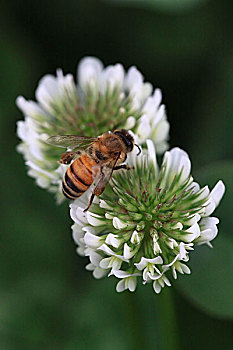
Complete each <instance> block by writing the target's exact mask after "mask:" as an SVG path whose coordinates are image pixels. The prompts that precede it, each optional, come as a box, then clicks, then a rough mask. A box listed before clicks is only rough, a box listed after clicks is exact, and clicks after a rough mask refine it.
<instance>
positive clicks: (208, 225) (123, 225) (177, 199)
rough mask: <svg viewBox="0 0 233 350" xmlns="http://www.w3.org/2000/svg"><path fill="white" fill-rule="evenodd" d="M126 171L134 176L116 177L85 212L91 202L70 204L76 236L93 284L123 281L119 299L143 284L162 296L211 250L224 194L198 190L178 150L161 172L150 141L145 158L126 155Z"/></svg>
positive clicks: (168, 154)
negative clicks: (203, 247)
mask: <svg viewBox="0 0 233 350" xmlns="http://www.w3.org/2000/svg"><path fill="white" fill-rule="evenodd" d="M128 164H129V165H131V166H134V169H131V170H128V171H126V170H120V171H115V172H114V176H113V178H112V181H111V183H110V184H109V186H108V187H107V188H106V189H105V191H104V193H103V194H102V195H101V197H100V199H99V198H97V199H96V200H95V202H94V204H93V205H92V207H91V208H90V210H89V211H87V212H83V209H84V208H85V206H86V203H87V201H88V199H87V198H83V199H82V201H81V202H80V200H76V201H74V202H73V203H72V204H71V205H70V208H71V211H70V213H71V217H72V219H73V221H74V225H73V226H72V230H73V236H74V239H75V241H76V243H77V245H78V252H81V254H82V255H85V256H88V257H89V259H90V264H89V265H87V269H88V270H92V271H93V275H94V276H95V277H96V278H101V277H103V276H105V275H108V276H112V275H113V276H115V277H116V278H118V279H120V281H119V282H118V283H117V287H116V290H117V291H118V292H121V291H123V290H125V289H129V290H130V291H134V290H135V288H136V284H137V280H138V278H139V279H140V280H141V281H142V283H143V284H147V283H152V285H153V289H154V291H155V292H156V293H159V292H160V291H161V289H162V288H163V287H164V286H165V285H167V286H170V285H171V282H170V278H171V277H172V276H173V278H174V279H176V278H177V274H178V273H180V274H190V273H191V271H190V269H189V267H188V266H187V263H188V261H189V253H190V251H192V250H194V249H195V247H197V246H198V245H200V244H207V245H209V246H211V243H210V242H211V241H212V240H213V239H214V238H215V237H216V235H217V232H218V229H217V224H218V222H219V220H218V219H217V218H215V217H212V216H211V214H212V213H213V212H214V210H215V208H216V207H217V205H218V204H219V202H220V200H221V198H222V196H223V194H224V191H225V187H224V184H223V183H222V181H221V180H220V181H218V183H217V184H216V185H215V187H214V188H213V189H212V191H210V190H209V188H208V186H205V187H203V188H200V186H199V185H198V183H196V182H195V181H194V179H193V178H192V176H191V174H190V171H191V162H190V160H189V157H188V155H187V153H186V152H184V151H183V150H181V149H180V148H173V149H172V150H171V151H167V152H166V153H165V155H164V158H163V161H162V164H161V166H160V167H159V166H158V164H157V161H156V154H155V149H154V145H153V143H152V142H151V141H150V140H148V141H147V150H146V149H144V150H143V151H142V154H140V155H139V156H137V155H136V151H133V152H132V153H131V154H130V155H129V156H128ZM81 198H82V197H81Z"/></svg>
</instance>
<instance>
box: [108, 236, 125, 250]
mask: <svg viewBox="0 0 233 350" xmlns="http://www.w3.org/2000/svg"><path fill="white" fill-rule="evenodd" d="M105 242H106V243H107V244H110V245H112V246H113V247H114V248H119V246H120V245H121V243H122V240H121V239H119V237H118V236H117V235H114V234H112V233H109V234H108V235H107V237H106V239H105Z"/></svg>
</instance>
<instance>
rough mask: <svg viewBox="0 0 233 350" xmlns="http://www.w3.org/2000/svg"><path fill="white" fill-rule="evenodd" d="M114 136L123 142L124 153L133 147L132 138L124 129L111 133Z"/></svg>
mask: <svg viewBox="0 0 233 350" xmlns="http://www.w3.org/2000/svg"><path fill="white" fill-rule="evenodd" d="M113 133H114V134H116V135H118V136H119V137H120V138H121V140H122V141H123V142H124V144H125V147H126V153H128V152H131V151H132V150H133V147H134V138H133V136H132V135H130V133H129V132H128V131H127V130H125V129H117V130H114V131H113Z"/></svg>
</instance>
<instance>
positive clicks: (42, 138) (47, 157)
mask: <svg viewBox="0 0 233 350" xmlns="http://www.w3.org/2000/svg"><path fill="white" fill-rule="evenodd" d="M35 95H36V99H37V102H34V101H27V100H25V98H24V97H22V96H19V97H18V98H17V100H16V104H17V106H18V107H19V108H20V109H21V111H22V112H23V114H24V115H25V120H24V121H19V122H18V123H17V134H18V137H19V138H20V139H21V140H22V142H21V143H20V144H19V146H18V151H19V152H20V153H22V154H23V156H24V158H25V161H26V165H27V166H28V169H29V170H28V175H30V176H31V177H33V178H35V179H36V183H37V185H38V186H40V187H42V188H46V189H48V190H49V191H50V192H53V193H55V195H56V198H57V200H58V202H61V201H62V200H63V199H64V196H63V195H62V192H61V182H62V177H63V175H64V173H65V171H66V169H67V166H66V165H61V164H58V162H57V161H58V160H59V158H60V155H61V153H62V152H61V149H59V148H56V147H53V146H51V145H49V144H47V143H46V140H47V139H48V138H49V137H50V136H53V135H58V134H61V135H84V136H98V135H101V134H103V133H104V132H106V131H109V130H114V129H116V128H124V129H128V130H129V129H130V130H131V131H132V132H133V133H134V135H135V139H136V142H137V143H139V144H143V143H145V141H146V139H147V138H151V139H152V140H153V142H154V144H155V147H156V150H157V152H159V153H162V152H164V151H165V150H166V149H167V148H168V144H167V139H168V132H169V123H168V121H167V117H166V112H165V107H164V105H161V100H162V94H161V91H160V90H159V89H156V90H155V91H154V93H153V94H152V85H151V84H150V83H145V82H144V81H143V76H142V74H141V73H140V72H139V71H138V70H137V68H135V67H131V68H130V69H129V70H128V71H127V72H126V71H125V70H124V68H123V66H122V65H121V64H115V65H112V66H108V67H106V68H104V67H103V64H102V62H101V61H100V60H99V59H97V58H94V57H86V58H84V59H83V60H81V62H80V63H79V65H78V73H77V84H76V83H75V82H74V78H73V76H72V75H71V74H67V75H64V74H63V72H62V71H61V70H60V69H59V70H57V75H56V76H52V75H46V76H44V77H43V78H42V79H41V81H40V82H39V86H38V88H37V90H36V93H35Z"/></svg>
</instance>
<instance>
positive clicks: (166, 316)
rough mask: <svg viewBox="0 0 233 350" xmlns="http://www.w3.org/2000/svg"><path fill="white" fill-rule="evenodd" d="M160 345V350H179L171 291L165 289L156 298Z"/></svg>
mask: <svg viewBox="0 0 233 350" xmlns="http://www.w3.org/2000/svg"><path fill="white" fill-rule="evenodd" d="M158 297H159V300H158V309H159V329H160V344H161V349H162V350H167V349H169V350H179V349H180V347H179V341H178V338H179V334H178V325H177V319H176V311H175V305H174V293H173V291H172V290H171V289H170V288H168V287H165V288H164V289H163V290H162V291H161V294H160V295H159V296H158Z"/></svg>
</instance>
